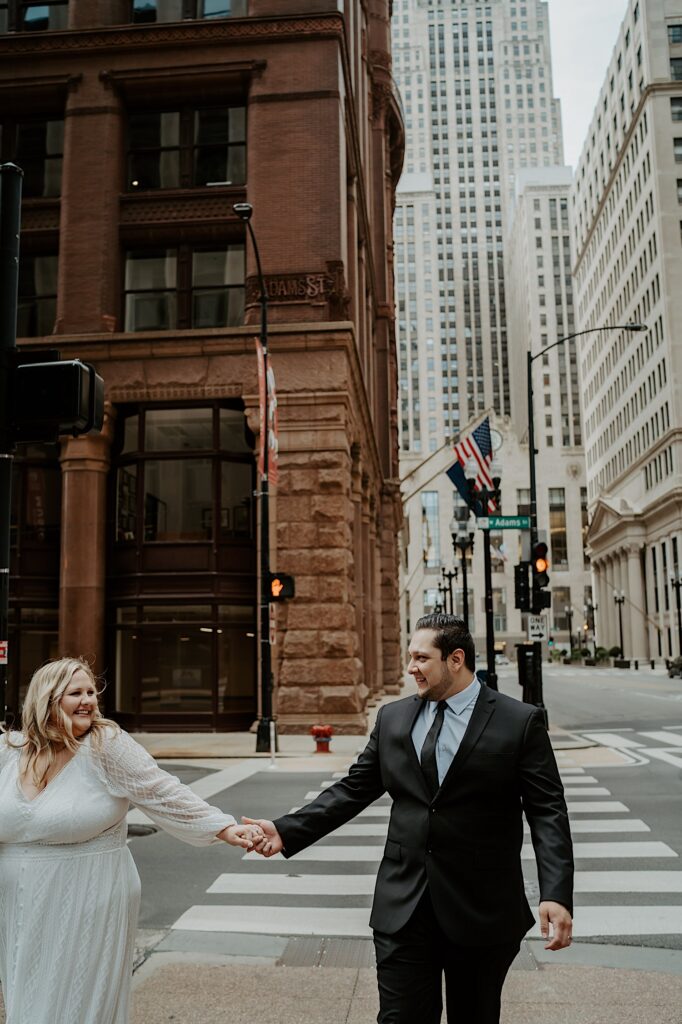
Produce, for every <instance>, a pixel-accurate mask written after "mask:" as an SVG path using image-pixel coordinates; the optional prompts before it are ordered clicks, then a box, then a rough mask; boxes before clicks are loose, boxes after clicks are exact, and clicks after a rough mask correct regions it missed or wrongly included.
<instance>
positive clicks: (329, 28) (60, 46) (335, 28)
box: [0, 11, 344, 57]
mask: <svg viewBox="0 0 682 1024" xmlns="http://www.w3.org/2000/svg"><path fill="white" fill-rule="evenodd" d="M343 30H344V25H343V18H342V16H341V15H340V14H338V13H337V12H336V11H331V12H330V13H329V14H324V13H322V14H318V15H315V16H314V17H310V15H305V14H302V15H287V17H285V18H278V17H276V16H274V17H261V18H258V17H255V18H229V19H225V20H224V21H219V20H213V19H210V20H207V21H203V20H196V21H194V20H192V21H182V22H164V23H163V24H161V23H157V22H154V23H153V24H150V25H113V26H111V27H105V28H97V29H86V30H83V29H77V30H65V31H61V32H17V33H10V34H8V35H3V36H0V56H2V57H11V56H14V55H21V56H24V55H26V54H41V55H44V54H55V55H57V54H60V53H71V54H72V53H74V52H81V53H87V52H114V51H115V52H116V53H121V52H122V51H125V50H135V49H139V48H154V49H158V48H160V47H168V46H173V47H176V46H177V45H178V44H182V45H184V46H187V45H192V44H197V45H199V46H202V47H205V46H221V45H223V44H224V43H230V42H252V41H268V42H274V41H277V40H278V39H281V38H282V37H287V36H298V37H300V36H317V37H320V36H339V35H341V34H342V33H343Z"/></svg>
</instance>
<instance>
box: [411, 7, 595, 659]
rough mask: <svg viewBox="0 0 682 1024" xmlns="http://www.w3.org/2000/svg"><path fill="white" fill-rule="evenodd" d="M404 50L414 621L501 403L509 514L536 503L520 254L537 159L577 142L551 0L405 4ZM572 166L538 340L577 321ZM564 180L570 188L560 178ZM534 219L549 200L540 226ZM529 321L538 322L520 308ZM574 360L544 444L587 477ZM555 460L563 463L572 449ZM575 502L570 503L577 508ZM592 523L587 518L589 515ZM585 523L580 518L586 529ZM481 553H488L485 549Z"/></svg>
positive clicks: (509, 627)
mask: <svg viewBox="0 0 682 1024" xmlns="http://www.w3.org/2000/svg"><path fill="white" fill-rule="evenodd" d="M393 53H394V62H395V63H394V66H395V76H396V79H397V82H398V85H399V88H400V90H401V94H402V97H403V103H404V107H405V121H406V129H407V139H406V164H405V173H404V175H403V178H402V180H401V182H400V185H399V188H398V197H397V210H396V217H395V247H396V262H395V267H396V289H397V298H398V358H399V374H398V376H399V402H400V407H399V420H400V438H401V442H400V443H401V466H402V470H401V474H402V476H403V479H408V478H409V484H408V486H407V487H406V488H405V493H406V494H407V495H412V497H411V498H410V499H409V500H407V501H406V502H405V511H406V516H407V518H408V520H411V521H412V524H413V526H412V529H411V531H410V533H409V538H411V539H408V542H407V545H408V554H407V555H406V559H407V574H406V583H405V588H404V595H403V596H404V605H403V618H404V620H409V619H410V614H408V608H410V607H411V608H412V618H414V615H416V614H417V613H418V612H419V613H421V611H423V608H422V607H421V604H422V601H423V604H424V606H425V607H428V606H429V604H430V603H431V602H432V600H433V599H434V595H435V593H436V590H435V588H436V576H437V574H438V573H439V572H440V567H441V563H442V562H443V561H446V560H448V558H449V553H448V550H447V548H448V547H449V544H447V545H446V544H445V543H444V542H442V538H443V537H444V536H447V533H448V526H447V524H448V520H449V519H450V516H451V514H452V509H453V491H452V486H451V485H450V483H449V481H448V480H447V479H446V478H445V477H444V476H443V468H445V466H446V465H447V464H449V463H451V462H452V459H453V456H452V453H451V450H450V449H451V440H452V439H456V438H457V437H458V436H459V435H460V432H462V431H465V430H466V429H468V428H469V427H470V425H472V424H473V423H475V422H476V421H477V420H478V419H480V418H481V417H482V416H483V415H484V414H485V413H490V414H491V415H492V416H493V418H494V420H495V423H496V425H497V429H498V430H499V431H500V433H501V434H502V435H503V436H504V437H505V439H506V441H505V447H504V449H503V452H504V471H503V475H502V500H503V506H504V509H503V510H504V511H508V512H511V513H517V511H519V510H520V509H522V508H523V507H524V506H525V504H527V493H526V491H527V487H528V470H527V459H528V455H527V449H525V450H524V448H523V447H522V446H521V445H520V443H519V442H521V441H523V440H524V434H525V430H526V422H527V421H526V419H525V408H526V399H525V380H524V377H523V374H521V376H520V378H519V376H518V373H516V372H515V368H517V367H518V366H519V365H521V366H523V362H521V363H520V360H524V359H525V355H524V353H525V350H526V348H527V347H528V346H529V345H531V344H532V340H531V336H530V334H528V333H521V334H520V335H519V336H518V337H517V338H516V339H514V338H512V336H511V333H510V330H511V319H512V318H511V317H510V316H509V312H508V310H509V306H510V301H511V294H510V290H509V285H508V281H507V276H508V273H509V269H508V260H507V258H506V253H507V250H508V247H509V244H510V235H511V229H512V222H513V220H514V212H515V208H516V206H517V200H518V201H519V202H521V201H522V202H523V204H526V203H527V202H532V201H533V200H532V199H528V195H529V193H524V191H523V186H524V177H523V176H524V173H525V171H526V169H528V168H531V169H541V170H543V171H546V172H548V173H549V169H550V168H556V167H557V166H561V165H562V164H563V143H562V133H561V111H560V104H559V101H558V100H557V99H556V98H555V97H554V96H553V88H552V64H551V51H550V41H549V16H548V8H547V3H545V2H543V0H528V2H525V3H522V2H517V0H488V2H485V3H484V2H475V0H462V2H457V3H454V2H450V0H448V2H445V0H396V2H395V3H394V18H393ZM559 178H561V188H563V192H562V193H561V195H559V193H558V192H556V190H555V192H554V193H553V196H552V199H553V201H554V202H555V203H556V204H557V205H556V208H555V211H556V212H555V215H556V217H557V220H559V219H561V218H563V221H562V225H561V228H560V229H559V231H558V233H557V234H558V237H557V241H556V245H557V246H558V247H559V250H558V254H557V255H558V257H559V259H560V269H559V270H558V271H556V272H555V271H554V268H553V262H552V260H553V257H554V255H555V254H554V252H553V248H552V247H553V245H554V244H555V243H554V240H553V238H552V236H551V234H550V231H551V227H550V219H549V205H548V206H547V210H546V213H547V218H546V225H545V229H546V230H545V232H544V234H543V245H544V244H545V243H546V245H547V247H548V248H547V253H546V255H545V257H544V258H545V259H546V260H547V268H546V271H545V273H546V276H547V281H548V285H552V286H553V288H554V292H553V293H552V294H553V295H555V296H556V295H558V300H557V302H556V304H555V302H554V299H553V301H552V316H553V319H552V322H551V324H549V323H547V322H545V323H544V324H543V323H542V318H545V321H546V320H547V314H546V313H539V314H538V317H537V325H535V324H534V328H535V326H537V337H536V346H537V347H541V346H542V345H543V344H549V343H551V341H553V340H555V338H556V337H560V336H561V334H562V333H564V334H565V333H569V330H570V322H569V314H568V307H567V302H570V301H571V289H570V242H569V237H568V228H567V226H566V224H565V219H566V217H567V210H566V204H567V195H568V179H567V177H566V171H565V170H564V171H563V177H562V175H561V174H559ZM553 180H554V184H555V185H556V184H557V182H558V179H557V177H556V175H555V178H554V179H553ZM522 196H523V197H525V198H523V199H522ZM535 198H537V196H536V197H535ZM545 199H546V197H544V195H543V202H545ZM524 208H525V205H524ZM531 209H532V207H531ZM522 221H523V216H520V217H519V218H517V225H518V226H519V230H520V224H521V222H522ZM533 222H534V211H533V217H532V219H531V222H530V224H531V229H532V227H533ZM545 236H546V237H545ZM533 271H534V274H533V278H532V279H531V280H521V281H519V280H515V281H514V285H513V287H514V290H515V297H516V291H517V290H519V289H522V290H524V294H525V291H532V290H533V289H535V290H537V289H538V288H539V287H540V286H539V282H538V278H537V267H536V266H535V265H534V267H533ZM556 281H558V284H556ZM567 282H568V283H567ZM557 289H558V291H557ZM540 292H541V293H542V300H540V298H539V297H538V299H537V303H536V304H539V303H540V301H543V302H544V299H545V292H544V290H543V288H540ZM564 318H565V319H564ZM516 322H517V323H521V322H522V318H521V317H520V316H517V317H516ZM557 332H558V333H557ZM559 359H564V360H565V361H566V365H565V370H566V372H565V374H564V375H563V377H562V380H563V385H565V388H566V401H565V402H564V400H563V398H559V397H557V409H556V417H555V426H556V430H555V429H554V428H553V429H552V430H551V431H549V432H547V434H543V440H544V438H545V436H551V437H552V440H553V441H554V438H556V443H557V445H558V446H559V447H561V448H564V447H565V448H570V449H571V458H572V464H575V465H577V466H579V467H580V473H582V458H583V457H582V450H581V449H580V444H581V431H580V413H579V408H578V404H577V403H578V393H577V391H578V389H577V384H576V382H575V380H574V377H575V374H574V373H573V372H572V368H571V355H570V352H568V353H566V354H565V355H562V356H557V360H559ZM572 366H573V369H574V367H575V360H574V357H573V364H572ZM563 385H562V386H563ZM564 420H566V422H567V425H566V428H565V429H564V428H563V423H564ZM514 429H516V431H517V436H516V437H514V436H512V435H513V431H514ZM425 460H426V461H425ZM548 465H549V468H550V470H552V469H553V467H555V466H557V461H556V459H554V460H549V462H548ZM557 473H558V476H560V479H557V480H555V481H554V482H555V484H556V487H555V488H554V490H555V491H556V495H555V498H556V501H557V503H558V501H559V497H558V495H559V492H560V491H561V492H562V493H563V491H562V488H563V487H564V482H563V480H564V476H565V466H564V465H563V463H562V464H561V469H560V470H558V469H557ZM572 479H573V478H572ZM418 482H419V483H418ZM422 484H423V486H422ZM546 484H547V486H546V489H545V499H546V500H545V504H547V502H548V501H549V498H550V497H551V494H550V490H549V488H550V486H551V481H550V480H549V479H548V478H547V479H546ZM571 486H573V489H575V486H577V485H575V486H574V483H572V484H571ZM577 501H578V502H579V501H580V496H579V495H578V498H577ZM571 503H572V499H571V501H570V502H569V503H568V504H569V505H570V504H571ZM577 510H578V507H577V506H576V511H577ZM562 514H563V515H564V516H565V515H566V505H565V504H564V506H563V512H562ZM420 516H421V517H422V532H423V540H422V547H423V551H424V553H425V554H424V557H423V558H422V559H421V562H422V565H421V566H420V565H419V564H418V563H419V558H418V554H419V551H418V542H417V541H415V528H414V527H415V525H416V524H418V523H419V517H420ZM539 516H540V526H541V527H543V525H544V526H545V527H547V528H549V520H550V518H551V515H550V510H549V508H544V507H542V508H540V510H539ZM576 521H577V522H578V523H581V520H580V518H579V517H577V518H576ZM581 529H582V527H581V525H579V526H578V534H577V535H578V541H580V537H581ZM416 532H417V533H419V532H420V531H419V530H417V531H416ZM570 546H571V545H570V544H569V547H570ZM573 546H574V547H575V546H576V545H573ZM480 547H481V545H480V544H479V545H478V548H479V549H480ZM518 547H519V545H518V538H517V537H514V535H506V536H504V537H502V536H500V537H497V538H495V545H494V551H495V552H496V553H497V556H498V557H497V558H496V559H494V561H493V569H494V570H495V569H496V570H497V573H494V579H493V594H494V598H495V601H496V602H497V603H496V607H497V609H498V610H497V613H496V633H498V634H499V635H505V634H508V635H510V636H511V635H512V634H514V635H515V638H516V639H518V638H519V634H520V630H521V619H520V616H519V615H518V614H517V613H516V612H513V611H508V610H510V609H511V608H512V605H513V599H512V594H513V576H512V571H511V570H512V563H513V562H514V561H516V560H517V558H518V555H519V551H518ZM576 550H577V548H576ZM410 552H411V553H410ZM415 557H417V560H416V561H415ZM475 558H477V559H478V558H480V552H479V553H478V554H477V555H475ZM576 560H577V562H578V563H579V564H578V565H577V566H576V572H577V576H576V581H575V583H574V584H573V585H572V586H573V589H575V587H578V586H580V591H581V593H580V596H579V599H580V601H581V602H582V596H583V595H582V582H583V577H584V567H583V557H582V547H581V545H580V551H579V554H578V555H576V558H575V559H574V561H576ZM562 564H563V563H562ZM480 568H481V566H480V565H478V566H477V565H474V572H473V577H472V579H473V584H472V585H473V589H474V594H473V602H470V604H471V606H472V608H473V609H474V612H475V615H474V627H475V630H476V632H477V633H478V634H479V636H481V635H482V632H483V620H482V615H481V603H480V600H479V598H480V597H481V596H482V590H483V588H482V572H481V571H479V570H480ZM553 582H556V581H555V580H554V579H553ZM567 587H568V584H567ZM570 590H571V587H568V591H569V597H568V603H569V604H570ZM422 591H423V593H422ZM576 597H577V595H575V594H574V596H573V600H576ZM563 600H565V599H564V597H563V592H562V601H563ZM562 613H563V608H562Z"/></svg>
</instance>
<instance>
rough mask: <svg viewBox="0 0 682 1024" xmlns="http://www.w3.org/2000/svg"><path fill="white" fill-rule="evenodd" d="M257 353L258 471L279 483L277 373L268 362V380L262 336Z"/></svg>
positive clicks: (273, 482) (258, 339) (275, 483)
mask: <svg viewBox="0 0 682 1024" xmlns="http://www.w3.org/2000/svg"><path fill="white" fill-rule="evenodd" d="M256 355H257V357H258V399H259V404H260V445H259V451H258V472H259V474H260V477H261V479H263V477H264V476H265V474H266V473H267V475H268V480H269V482H270V483H271V484H273V485H275V486H276V485H277V461H278V454H279V438H278V428H279V419H278V413H277V392H276V390H275V374H274V371H273V369H272V366H270V365H269V364H268V372H267V380H266V373H265V353H264V352H263V346H262V345H261V342H260V338H256ZM266 389H267V392H266ZM266 393H267V407H268V422H267V426H266V424H265V406H266V401H265V398H266ZM266 445H267V469H266V462H265V459H266V454H265V452H266Z"/></svg>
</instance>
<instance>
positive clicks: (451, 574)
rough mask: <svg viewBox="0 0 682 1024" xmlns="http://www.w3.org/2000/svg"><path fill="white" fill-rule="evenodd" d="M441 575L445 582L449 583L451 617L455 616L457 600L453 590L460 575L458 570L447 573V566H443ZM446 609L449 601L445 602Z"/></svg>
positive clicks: (447, 591)
mask: <svg viewBox="0 0 682 1024" xmlns="http://www.w3.org/2000/svg"><path fill="white" fill-rule="evenodd" d="M441 575H442V577H443V579H444V581H445V582H446V583H447V590H446V593H447V594H448V596H449V598H450V615H454V614H455V600H454V593H453V589H452V581H453V580H456V579H457V576H458V575H459V574H458V572H457V569H456V568H455V569H453V570H452V572H446V571H445V566H443V567H442V568H441ZM445 607H446V608H447V601H446V602H445Z"/></svg>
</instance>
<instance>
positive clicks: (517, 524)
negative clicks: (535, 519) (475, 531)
mask: <svg viewBox="0 0 682 1024" xmlns="http://www.w3.org/2000/svg"><path fill="white" fill-rule="evenodd" d="M476 525H477V526H478V528H479V529H480V530H530V516H487V517H486V518H485V519H477V520H476Z"/></svg>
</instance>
